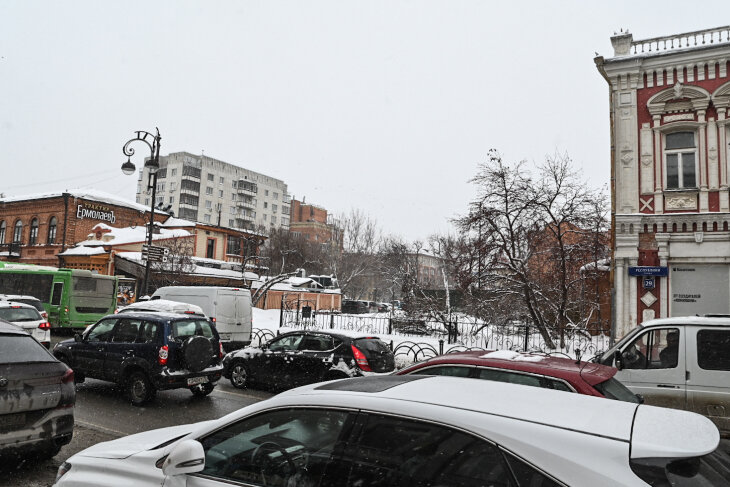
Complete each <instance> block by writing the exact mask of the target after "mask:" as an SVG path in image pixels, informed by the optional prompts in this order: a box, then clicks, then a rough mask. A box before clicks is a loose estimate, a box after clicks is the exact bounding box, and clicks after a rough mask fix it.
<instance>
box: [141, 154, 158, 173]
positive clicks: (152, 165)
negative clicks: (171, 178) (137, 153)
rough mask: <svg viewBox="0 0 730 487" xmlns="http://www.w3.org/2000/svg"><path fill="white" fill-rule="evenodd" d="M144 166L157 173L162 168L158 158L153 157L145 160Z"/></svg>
mask: <svg viewBox="0 0 730 487" xmlns="http://www.w3.org/2000/svg"><path fill="white" fill-rule="evenodd" d="M144 167H146V168H147V170H148V171H149V172H150V174H155V173H156V172H157V171H158V170H159V169H160V163H159V162H157V159H155V158H154V157H151V158H149V159H147V160H146V161H145V163H144Z"/></svg>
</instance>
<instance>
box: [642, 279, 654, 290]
mask: <svg viewBox="0 0 730 487" xmlns="http://www.w3.org/2000/svg"><path fill="white" fill-rule="evenodd" d="M643 281H644V289H654V278H653V277H645V278H644V279H643Z"/></svg>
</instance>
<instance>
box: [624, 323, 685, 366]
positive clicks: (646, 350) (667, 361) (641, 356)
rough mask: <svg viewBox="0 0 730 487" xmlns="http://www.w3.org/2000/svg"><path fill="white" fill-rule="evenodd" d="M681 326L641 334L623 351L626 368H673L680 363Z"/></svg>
mask: <svg viewBox="0 0 730 487" xmlns="http://www.w3.org/2000/svg"><path fill="white" fill-rule="evenodd" d="M679 345H680V333H679V328H660V329H655V330H650V331H648V332H646V333H643V334H641V335H639V336H638V337H637V338H636V339H635V340H634V341H633V342H632V343H631V344H630V345H629V346H627V347H626V348H624V350H623V351H622V352H621V358H622V360H623V365H624V368H626V369H673V368H676V367H677V365H678V364H679Z"/></svg>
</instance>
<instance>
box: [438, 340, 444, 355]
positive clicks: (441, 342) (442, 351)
mask: <svg viewBox="0 0 730 487" xmlns="http://www.w3.org/2000/svg"><path fill="white" fill-rule="evenodd" d="M443 354H444V339H443V338H439V355H443Z"/></svg>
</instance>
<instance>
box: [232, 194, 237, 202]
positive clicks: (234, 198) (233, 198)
mask: <svg viewBox="0 0 730 487" xmlns="http://www.w3.org/2000/svg"><path fill="white" fill-rule="evenodd" d="M231 201H236V193H231Z"/></svg>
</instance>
